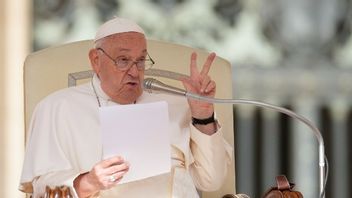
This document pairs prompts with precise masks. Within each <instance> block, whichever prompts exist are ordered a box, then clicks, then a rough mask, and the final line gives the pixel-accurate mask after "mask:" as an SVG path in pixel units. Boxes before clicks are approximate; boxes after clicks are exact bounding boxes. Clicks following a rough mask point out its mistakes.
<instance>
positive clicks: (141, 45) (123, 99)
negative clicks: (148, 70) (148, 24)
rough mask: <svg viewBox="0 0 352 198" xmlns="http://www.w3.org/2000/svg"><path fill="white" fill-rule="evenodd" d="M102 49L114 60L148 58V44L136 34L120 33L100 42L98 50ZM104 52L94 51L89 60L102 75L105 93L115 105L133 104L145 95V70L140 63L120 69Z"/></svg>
mask: <svg viewBox="0 0 352 198" xmlns="http://www.w3.org/2000/svg"><path fill="white" fill-rule="evenodd" d="M98 47H100V48H102V49H103V50H104V51H105V52H106V54H107V55H109V56H110V57H111V58H113V59H114V60H117V59H121V58H122V59H124V60H126V59H129V60H132V61H138V60H143V59H145V57H146V55H147V44H146V39H145V37H144V35H143V34H141V33H136V32H127V33H120V34H115V35H111V36H108V37H106V38H103V39H102V40H100V41H98V43H97V48H98ZM106 54H104V53H103V52H102V51H101V50H97V49H92V50H91V51H90V52H89V58H90V61H91V64H92V67H93V69H94V71H95V72H96V73H97V74H98V76H99V78H100V81H101V87H102V89H103V90H104V92H105V93H106V94H107V95H108V96H109V97H110V98H111V99H112V100H113V101H115V102H117V103H120V104H131V103H133V102H135V101H136V100H137V98H138V97H139V96H140V95H141V94H142V92H143V88H142V86H143V79H144V70H138V68H137V66H136V64H132V65H131V66H130V67H129V69H127V70H126V71H122V70H120V69H118V68H117V67H116V65H115V63H114V61H112V60H111V59H110V58H109V57H108V56H107V55H106Z"/></svg>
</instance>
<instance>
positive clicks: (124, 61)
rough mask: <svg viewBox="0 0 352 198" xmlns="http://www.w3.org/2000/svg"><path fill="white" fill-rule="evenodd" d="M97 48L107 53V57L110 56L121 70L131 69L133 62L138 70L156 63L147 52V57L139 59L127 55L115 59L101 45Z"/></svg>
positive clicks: (148, 67)
mask: <svg viewBox="0 0 352 198" xmlns="http://www.w3.org/2000/svg"><path fill="white" fill-rule="evenodd" d="M97 50H100V51H101V52H103V54H105V56H106V57H108V58H109V59H110V60H111V61H112V62H114V64H115V66H116V68H117V69H119V70H121V71H127V70H129V69H130V68H131V67H132V65H133V64H136V66H137V69H138V70H146V69H150V68H151V67H152V66H153V65H154V64H155V61H154V60H153V59H152V58H151V57H150V56H149V54H148V53H147V56H148V58H147V59H145V58H143V59H140V60H137V61H133V60H132V59H129V58H126V57H117V58H116V59H114V58H112V57H111V56H110V55H109V54H107V53H106V52H105V51H104V50H103V49H102V48H100V47H99V48H97Z"/></svg>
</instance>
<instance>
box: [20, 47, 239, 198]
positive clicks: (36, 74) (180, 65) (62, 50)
mask: <svg viewBox="0 0 352 198" xmlns="http://www.w3.org/2000/svg"><path fill="white" fill-rule="evenodd" d="M147 45H148V53H149V54H150V55H151V57H152V58H153V59H154V60H155V62H156V64H155V65H154V66H153V68H154V70H151V71H149V72H146V76H153V77H155V78H162V81H163V82H166V83H168V84H170V85H174V86H178V87H181V86H182V84H181V83H180V82H179V81H176V80H171V79H170V78H174V77H175V76H176V77H177V76H178V75H188V74H189V64H190V54H191V52H193V51H196V52H197V53H198V63H204V61H205V59H206V57H207V55H208V53H207V52H205V51H203V50H200V49H195V48H191V47H187V46H183V45H178V44H173V43H168V42H162V41H156V40H148V43H147ZM92 47H93V41H91V40H85V41H78V42H73V43H68V44H64V45H60V46H56V47H51V48H47V49H43V50H40V51H38V52H34V53H32V54H30V55H28V56H27V58H26V60H25V64H24V90H25V93H24V95H25V121H26V128H28V123H29V120H30V117H31V114H32V112H33V109H34V107H35V105H36V104H37V103H38V102H39V101H40V100H41V99H43V98H44V97H45V96H47V95H48V94H50V93H51V92H53V91H56V90H58V89H62V88H65V87H67V86H73V85H75V84H76V83H78V84H79V83H81V82H83V81H87V80H88V79H89V78H90V77H91V75H92V72H91V67H90V62H89V59H88V51H89V49H91V48H92ZM210 75H211V76H212V78H213V79H214V80H215V81H216V83H217V95H216V97H218V98H231V97H232V87H231V86H232V80H231V65H230V63H229V62H228V61H226V60H225V59H223V58H220V57H217V58H216V59H215V61H214V63H213V66H212V68H211V70H210ZM160 76H164V77H160ZM215 108H216V111H217V116H218V117H219V119H220V120H221V123H222V127H223V129H224V135H225V138H226V139H227V141H228V142H229V143H230V144H231V145H232V146H233V145H234V136H233V111H232V108H231V107H229V106H225V105H216V107H215ZM26 135H28V134H26ZM234 178H235V175H234V162H233V164H232V166H231V169H230V172H229V174H228V178H227V180H226V182H225V183H224V186H223V187H222V188H221V189H220V190H219V191H217V192H212V193H203V197H221V196H223V195H224V194H228V193H231V194H232V193H234V191H235V183H234V181H235V179H234Z"/></svg>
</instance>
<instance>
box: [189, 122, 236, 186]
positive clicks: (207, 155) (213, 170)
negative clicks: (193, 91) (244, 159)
mask: <svg viewBox="0 0 352 198" xmlns="http://www.w3.org/2000/svg"><path fill="white" fill-rule="evenodd" d="M190 128H191V142H190V148H191V152H192V155H193V157H194V163H192V164H191V165H190V167H189V171H190V174H191V176H192V178H193V181H194V184H195V185H196V187H197V188H198V189H200V190H204V191H215V190H217V189H219V188H220V187H221V186H222V184H223V182H224V180H225V178H226V175H227V170H228V166H229V165H230V164H231V161H232V152H233V148H232V147H231V146H230V145H229V144H228V143H227V142H226V141H225V139H224V138H223V135H222V132H221V128H219V129H218V131H217V132H216V133H214V134H212V135H207V134H204V133H202V132H200V131H198V130H197V129H196V128H195V127H194V126H193V125H192V124H190Z"/></svg>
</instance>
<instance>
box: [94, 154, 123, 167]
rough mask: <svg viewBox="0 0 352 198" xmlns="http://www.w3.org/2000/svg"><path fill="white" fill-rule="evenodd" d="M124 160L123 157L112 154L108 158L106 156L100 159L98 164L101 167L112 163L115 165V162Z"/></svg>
mask: <svg viewBox="0 0 352 198" xmlns="http://www.w3.org/2000/svg"><path fill="white" fill-rule="evenodd" d="M124 162H125V160H124V159H123V157H121V156H114V157H110V158H107V159H105V160H103V161H101V162H100V163H99V164H98V166H99V167H101V168H104V169H105V168H108V167H110V166H112V165H115V164H122V163H124Z"/></svg>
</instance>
